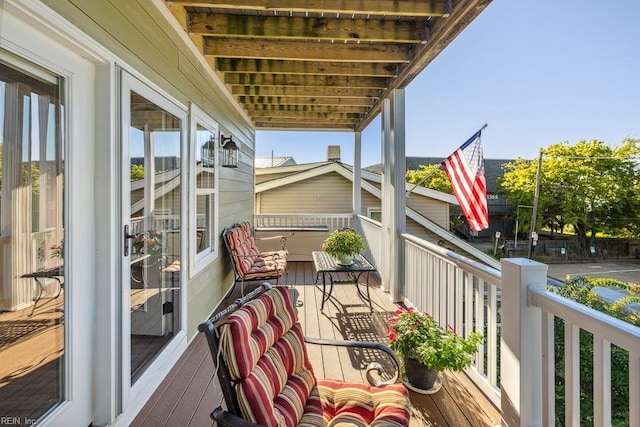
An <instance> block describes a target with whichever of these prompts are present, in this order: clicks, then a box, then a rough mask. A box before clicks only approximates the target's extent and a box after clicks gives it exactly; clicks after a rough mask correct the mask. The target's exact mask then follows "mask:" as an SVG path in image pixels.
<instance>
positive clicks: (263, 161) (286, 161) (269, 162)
mask: <svg viewBox="0 0 640 427" xmlns="http://www.w3.org/2000/svg"><path fill="white" fill-rule="evenodd" d="M296 164H297V163H296V161H295V160H294V159H293V157H289V156H284V157H256V158H255V162H254V165H255V167H256V168H276V167H279V166H294V165H296Z"/></svg>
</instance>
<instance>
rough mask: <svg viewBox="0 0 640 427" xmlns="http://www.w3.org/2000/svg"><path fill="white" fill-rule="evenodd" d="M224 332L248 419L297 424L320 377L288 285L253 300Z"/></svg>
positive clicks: (230, 320)
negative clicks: (308, 353)
mask: <svg viewBox="0 0 640 427" xmlns="http://www.w3.org/2000/svg"><path fill="white" fill-rule="evenodd" d="M218 332H219V334H220V341H221V345H222V347H223V351H224V355H225V359H226V361H227V363H228V365H229V372H230V375H231V377H232V379H233V380H235V381H237V384H236V393H237V394H238V401H239V403H240V407H241V409H242V413H243V415H244V416H245V417H246V419H248V420H251V421H253V422H255V423H258V424H262V425H265V426H273V427H277V426H286V427H293V426H295V425H297V424H298V420H300V418H301V417H302V414H303V412H304V409H305V404H306V401H307V398H308V396H309V394H310V392H311V389H312V388H313V387H314V385H315V376H314V375H313V370H312V367H311V364H310V363H309V359H308V357H307V352H306V347H305V345H304V337H303V334H302V327H301V326H300V324H299V323H297V316H296V313H295V308H294V305H293V303H292V301H291V296H290V294H289V291H288V289H287V288H273V289H271V290H270V291H269V292H266V293H264V294H263V295H261V296H260V297H258V298H257V299H255V300H253V301H251V302H249V303H247V304H246V305H245V306H244V307H243V308H242V309H240V310H237V311H236V312H234V313H233V314H231V315H230V316H229V317H228V318H227V319H226V320H225V321H224V322H223V323H222V324H221V325H220V326H219V327H218Z"/></svg>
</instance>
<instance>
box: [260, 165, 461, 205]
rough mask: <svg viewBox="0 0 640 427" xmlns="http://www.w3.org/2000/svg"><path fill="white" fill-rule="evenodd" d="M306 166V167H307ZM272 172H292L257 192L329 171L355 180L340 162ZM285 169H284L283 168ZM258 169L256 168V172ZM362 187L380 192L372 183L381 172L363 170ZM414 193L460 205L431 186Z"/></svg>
mask: <svg viewBox="0 0 640 427" xmlns="http://www.w3.org/2000/svg"><path fill="white" fill-rule="evenodd" d="M305 166H306V167H305ZM269 169H270V171H271V172H272V173H278V172H279V173H282V172H284V171H286V170H287V169H288V171H290V172H291V173H290V174H289V175H286V176H282V177H279V178H275V179H272V180H268V181H264V182H262V183H260V184H256V188H255V192H256V193H261V192H263V191H267V190H273V189H274V188H278V187H282V186H284V185H289V184H293V183H295V182H300V181H304V180H306V179H309V178H313V177H316V176H320V175H325V174H327V173H331V172H335V173H338V174H340V175H342V176H343V177H344V178H346V179H348V180H349V181H353V168H352V167H351V166H348V165H345V164H343V163H340V162H322V163H309V164H307V165H297V166H293V167H284V168H269ZM283 169H284V170H283ZM257 173H258V171H257V170H256V174H257ZM361 176H362V181H363V182H362V188H363V189H364V190H366V191H368V192H369V193H371V194H373V195H376V194H378V197H380V196H379V193H380V189H379V188H377V187H376V186H375V185H373V184H371V183H376V184H381V183H382V177H381V176H380V174H376V173H373V172H369V171H366V170H362V174H361ZM411 188H413V184H410V183H406V184H405V189H406V191H409V190H410V189H411ZM413 193H414V194H419V195H421V196H424V197H429V198H432V199H435V200H439V201H442V202H445V203H449V204H452V205H458V201H457V200H456V198H455V196H453V195H452V194H447V193H443V192H441V191H436V190H433V189H430V188H425V187H417V188H415V189H414V190H413Z"/></svg>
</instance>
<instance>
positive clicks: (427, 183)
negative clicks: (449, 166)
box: [405, 164, 453, 194]
mask: <svg viewBox="0 0 640 427" xmlns="http://www.w3.org/2000/svg"><path fill="white" fill-rule="evenodd" d="M429 174H431V175H429ZM425 176H428V178H427V179H425V180H424V182H423V183H422V184H421V186H422V187H427V188H431V189H433V190H437V191H442V192H443V193H448V194H453V188H451V183H450V182H449V177H448V176H447V174H446V173H445V172H444V171H443V170H442V169H440V165H439V164H438V165H429V166H425V165H420V166H419V169H417V170H413V169H410V170H408V171H407V174H406V176H405V178H406V180H407V182H409V183H411V184H416V183H418V182H420V180H422V179H423V178H424V177H425Z"/></svg>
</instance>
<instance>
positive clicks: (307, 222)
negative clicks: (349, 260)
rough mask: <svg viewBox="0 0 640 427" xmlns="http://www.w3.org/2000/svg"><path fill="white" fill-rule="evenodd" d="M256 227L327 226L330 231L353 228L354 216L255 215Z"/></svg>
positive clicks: (320, 214)
mask: <svg viewBox="0 0 640 427" xmlns="http://www.w3.org/2000/svg"><path fill="white" fill-rule="evenodd" d="M253 217H254V221H255V227H256V228H262V227H278V228H298V229H302V228H313V227H318V226H326V227H327V228H328V231H330V232H331V231H334V230H338V229H340V228H352V222H353V215H352V214H322V213H319V214H295V213H291V214H289V213H284V214H255V215H254V216H253Z"/></svg>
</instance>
